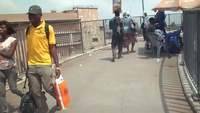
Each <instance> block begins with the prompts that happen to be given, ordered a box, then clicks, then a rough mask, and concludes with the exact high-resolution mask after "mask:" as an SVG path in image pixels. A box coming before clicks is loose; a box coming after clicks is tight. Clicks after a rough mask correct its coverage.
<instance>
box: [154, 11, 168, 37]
mask: <svg viewBox="0 0 200 113" xmlns="http://www.w3.org/2000/svg"><path fill="white" fill-rule="evenodd" d="M165 18H166V15H165V12H164V11H160V10H158V11H157V13H156V15H155V23H157V25H156V28H157V29H160V30H161V31H163V32H164V33H166V30H165V27H166V22H165Z"/></svg>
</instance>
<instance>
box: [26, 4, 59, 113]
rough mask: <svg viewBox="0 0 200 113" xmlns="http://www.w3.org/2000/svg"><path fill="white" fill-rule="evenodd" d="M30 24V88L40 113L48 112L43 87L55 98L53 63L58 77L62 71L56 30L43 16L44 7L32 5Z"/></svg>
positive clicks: (28, 53) (28, 56)
mask: <svg viewBox="0 0 200 113" xmlns="http://www.w3.org/2000/svg"><path fill="white" fill-rule="evenodd" d="M28 18H29V21H30V25H29V26H28V28H27V31H26V32H27V37H26V44H27V59H28V80H29V89H30V92H31V94H32V96H33V99H34V101H35V104H36V107H37V112H38V113H48V112H49V109H48V105H47V103H46V99H45V98H44V95H43V92H42V87H43V88H44V89H45V91H46V92H47V93H49V94H50V95H51V96H53V97H54V98H55V94H54V89H53V84H52V75H53V70H52V64H53V62H54V64H55V73H56V77H59V75H60V73H61V71H60V68H59V61H58V56H57V51H56V38H55V32H54V29H53V27H52V26H51V25H49V24H47V23H46V22H45V20H44V19H43V18H42V9H41V8H40V6H38V5H32V6H31V7H30V8H29V10H28Z"/></svg>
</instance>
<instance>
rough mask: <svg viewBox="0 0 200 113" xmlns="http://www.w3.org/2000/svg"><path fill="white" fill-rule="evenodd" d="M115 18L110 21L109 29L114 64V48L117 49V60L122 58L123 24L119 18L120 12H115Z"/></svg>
mask: <svg viewBox="0 0 200 113" xmlns="http://www.w3.org/2000/svg"><path fill="white" fill-rule="evenodd" d="M114 13H115V17H114V18H113V19H111V20H110V22H109V28H110V29H111V30H112V42H111V48H112V54H113V58H112V61H113V62H115V58H116V47H118V58H121V57H122V44H123V32H124V31H123V22H122V19H121V18H120V12H119V11H115V12H114Z"/></svg>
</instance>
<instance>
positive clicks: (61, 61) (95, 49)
mask: <svg viewBox="0 0 200 113" xmlns="http://www.w3.org/2000/svg"><path fill="white" fill-rule="evenodd" d="M110 46H111V45H110V44H109V45H106V46H101V47H97V48H94V49H92V50H89V51H87V52H85V53H81V54H77V55H74V56H70V57H68V58H65V59H63V60H60V63H61V64H62V63H64V62H66V61H69V60H72V59H75V58H78V57H81V56H84V55H87V54H90V53H93V52H95V51H98V50H101V49H104V48H107V47H110ZM25 79H26V77H25V76H24V77H22V78H21V80H19V81H18V82H17V84H22V83H24V81H25ZM6 90H9V87H8V85H7V87H6Z"/></svg>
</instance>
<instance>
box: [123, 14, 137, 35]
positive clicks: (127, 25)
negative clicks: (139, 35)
mask: <svg viewBox="0 0 200 113" xmlns="http://www.w3.org/2000/svg"><path fill="white" fill-rule="evenodd" d="M123 24H124V26H123V29H124V31H125V32H130V31H133V32H134V31H135V30H136V28H135V23H134V21H133V20H132V19H131V18H129V17H127V18H123Z"/></svg>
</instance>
